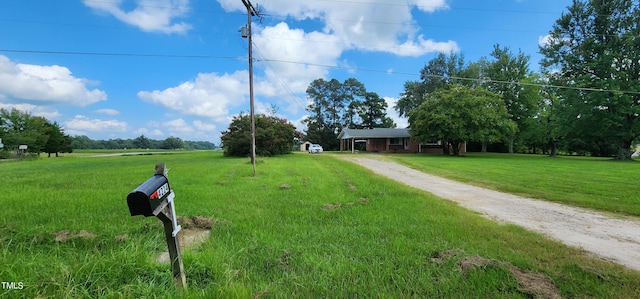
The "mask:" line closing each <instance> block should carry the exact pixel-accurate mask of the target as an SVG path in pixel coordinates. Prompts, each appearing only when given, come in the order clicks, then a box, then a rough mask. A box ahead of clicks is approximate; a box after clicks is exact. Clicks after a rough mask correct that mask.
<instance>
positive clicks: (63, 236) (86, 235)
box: [54, 229, 96, 243]
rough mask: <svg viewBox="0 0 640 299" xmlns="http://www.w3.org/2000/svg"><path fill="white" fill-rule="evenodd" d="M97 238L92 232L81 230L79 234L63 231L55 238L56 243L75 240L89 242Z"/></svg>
mask: <svg viewBox="0 0 640 299" xmlns="http://www.w3.org/2000/svg"><path fill="white" fill-rule="evenodd" d="M95 237H96V235H95V234H94V233H92V232H90V231H86V230H81V231H79V232H78V233H77V234H72V233H71V232H70V231H69V230H66V229H65V230H61V231H59V232H57V233H56V236H55V239H54V240H55V241H56V242H61V243H64V242H67V241H69V240H73V239H87V240H92V239H94V238H95Z"/></svg>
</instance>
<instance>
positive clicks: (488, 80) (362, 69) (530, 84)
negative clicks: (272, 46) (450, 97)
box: [268, 59, 640, 95]
mask: <svg viewBox="0 0 640 299" xmlns="http://www.w3.org/2000/svg"><path fill="white" fill-rule="evenodd" d="M268 61H275V62H281V63H294V64H305V65H313V66H318V67H326V68H334V69H346V70H350V71H363V72H371V73H386V74H393V75H407V76H426V77H431V78H439V79H452V80H462V81H472V82H479V83H500V84H510V85H523V86H533V87H543V88H557V89H569V90H578V91H590V92H619V93H624V94H633V95H640V92H638V91H629V90H611V89H602V88H591V87H575V86H561V85H553V84H544V83H529V82H513V81H502V80H492V79H480V78H465V77H456V76H441V75H431V74H429V75H423V74H419V73H408V72H396V71H385V70H376V69H365V68H358V67H343V66H337V65H323V64H314V63H306V62H296V61H287V60H276V59H268Z"/></svg>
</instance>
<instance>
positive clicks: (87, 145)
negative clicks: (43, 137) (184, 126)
mask: <svg viewBox="0 0 640 299" xmlns="http://www.w3.org/2000/svg"><path fill="white" fill-rule="evenodd" d="M71 147H72V148H73V149H186V150H211V149H216V148H217V147H216V145H215V144H213V143H211V142H208V141H183V140H182V139H180V138H178V137H173V136H171V137H167V138H166V139H164V140H154V139H149V138H147V137H145V136H144V135H141V136H138V137H136V138H134V139H120V138H118V139H109V140H92V139H90V138H89V137H87V136H84V135H80V136H73V137H71Z"/></svg>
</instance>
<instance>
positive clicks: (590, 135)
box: [394, 0, 640, 160]
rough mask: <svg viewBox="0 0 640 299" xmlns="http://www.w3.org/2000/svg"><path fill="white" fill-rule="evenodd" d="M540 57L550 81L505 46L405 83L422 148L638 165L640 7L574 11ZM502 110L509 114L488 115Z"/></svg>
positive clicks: (586, 6)
mask: <svg viewBox="0 0 640 299" xmlns="http://www.w3.org/2000/svg"><path fill="white" fill-rule="evenodd" d="M540 53H541V54H543V55H544V59H543V60H542V62H541V66H542V72H541V73H534V72H532V71H531V70H530V66H529V60H530V57H529V56H528V55H525V54H524V53H522V52H521V51H519V52H518V53H513V52H512V51H511V50H510V49H509V48H508V47H501V46H500V45H498V44H496V45H495V47H494V50H493V52H491V54H490V55H489V56H488V57H482V58H481V59H479V60H478V61H474V62H467V61H465V59H464V56H463V55H459V54H455V53H451V54H439V55H438V56H437V57H436V58H434V59H432V60H431V61H429V62H428V63H427V64H426V65H425V66H424V68H423V69H422V70H421V77H420V80H419V81H407V82H405V86H404V91H403V93H402V94H401V96H400V99H399V100H398V102H397V105H396V106H395V107H394V108H395V109H396V110H397V111H398V113H399V114H400V115H401V116H406V117H409V124H410V127H411V129H412V131H411V133H412V136H413V137H414V138H416V139H418V140H430V139H431V140H433V139H440V140H443V141H445V142H448V143H456V142H459V141H460V138H464V141H466V142H471V143H473V142H475V143H477V144H480V145H481V150H482V151H486V150H487V147H488V145H491V144H496V143H498V144H500V143H501V144H505V145H506V146H505V148H506V149H507V151H508V152H511V153H513V152H528V153H538V152H542V153H545V154H549V155H551V156H554V155H556V153H557V152H558V151H563V152H565V153H568V154H574V153H577V154H588V155H592V156H613V157H615V158H616V159H620V160H628V159H630V157H631V153H632V146H633V144H634V143H635V142H637V141H638V138H639V137H640V7H638V4H637V2H635V3H634V1H632V0H612V1H600V0H582V1H580V0H576V1H573V3H572V5H571V6H569V7H568V11H567V12H565V13H563V15H562V16H561V17H560V19H558V20H557V21H556V23H555V24H554V25H553V28H552V30H551V31H550V35H549V38H548V42H547V43H545V44H543V45H541V46H540ZM487 92H489V93H487ZM480 99H484V100H482V101H481V102H477V101H478V100H480ZM474 101H476V103H475V104H473V105H470V104H471V103H472V102H474ZM461 102H466V104H465V103H461ZM495 105H499V106H501V107H500V108H496V107H494V108H492V109H486V108H487V107H491V106H495ZM502 106H503V107H504V109H506V114H505V113H503V110H502ZM479 115H480V116H481V117H477V116H479ZM486 119H492V121H490V122H488V123H487V122H485V121H482V120H486ZM482 123H484V125H483V127H481V128H480V127H478V125H479V124H482ZM451 136H456V137H451ZM448 139H449V140H448ZM447 147H448V145H447Z"/></svg>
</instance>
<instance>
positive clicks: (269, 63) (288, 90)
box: [253, 43, 307, 108]
mask: <svg viewBox="0 0 640 299" xmlns="http://www.w3.org/2000/svg"><path fill="white" fill-rule="evenodd" d="M253 47H254V48H255V49H256V50H257V51H256V52H258V55H259V56H260V57H263V59H261V60H256V61H263V62H265V63H267V64H268V65H269V67H270V68H271V70H272V71H273V73H274V75H275V76H276V78H277V79H278V81H279V82H280V84H281V85H282V87H283V88H284V89H285V90H286V91H287V93H288V94H289V96H291V98H293V99H294V100H295V101H296V102H297V103H298V104H299V105H300V107H302V108H306V106H307V105H306V104H305V103H304V101H302V100H301V99H300V97H298V96H297V95H295V93H294V92H293V91H292V90H291V88H289V86H288V85H287V84H286V83H285V82H284V79H283V78H282V76H281V75H280V73H279V72H278V69H276V68H275V67H274V66H273V65H272V64H271V62H270V60H266V59H264V56H263V55H262V53H261V50H260V48H259V47H258V45H256V43H253Z"/></svg>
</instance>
